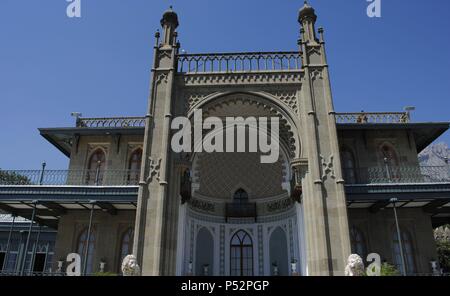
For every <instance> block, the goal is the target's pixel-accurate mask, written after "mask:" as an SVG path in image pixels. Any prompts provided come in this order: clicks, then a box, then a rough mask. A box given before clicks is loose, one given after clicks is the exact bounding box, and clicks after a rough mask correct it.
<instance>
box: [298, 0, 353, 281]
mask: <svg viewBox="0 0 450 296" xmlns="http://www.w3.org/2000/svg"><path fill="white" fill-rule="evenodd" d="M316 19H317V16H316V14H315V11H314V9H313V8H312V7H311V6H309V5H308V4H307V2H306V1H305V5H304V7H303V8H302V9H301V10H300V12H299V19H298V21H299V23H300V24H301V26H302V28H301V40H300V42H299V44H300V46H301V48H300V51H301V52H302V65H303V69H304V76H303V82H302V96H301V98H302V100H303V102H302V103H301V105H303V106H304V107H303V108H302V114H301V115H300V116H301V117H302V118H301V120H302V122H303V123H304V127H305V130H304V131H302V132H301V133H302V134H303V137H302V138H303V139H304V140H303V143H302V144H303V147H304V149H306V150H307V151H305V152H306V154H307V155H308V156H307V158H308V168H307V170H306V171H307V173H306V174H305V175H304V179H303V187H304V188H303V207H304V215H305V216H304V223H305V237H306V250H307V256H306V257H307V266H308V274H309V275H342V274H343V271H344V267H345V264H346V260H347V257H348V256H349V255H350V241H349V230H348V217H347V207H346V198H345V191H344V180H343V178H342V172H341V163H340V154H339V144H338V136H337V129H336V119H335V111H334V107H333V100H332V94H331V85H330V78H329V72H328V64H327V59H326V55H325V45H324V40H323V29H322V28H320V29H319V30H318V33H319V38H317V37H316V30H315V22H316Z"/></svg>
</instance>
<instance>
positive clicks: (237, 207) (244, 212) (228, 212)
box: [225, 202, 256, 219]
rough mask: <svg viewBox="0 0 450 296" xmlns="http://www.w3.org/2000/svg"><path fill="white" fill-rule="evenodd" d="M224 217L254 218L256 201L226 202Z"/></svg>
mask: <svg viewBox="0 0 450 296" xmlns="http://www.w3.org/2000/svg"><path fill="white" fill-rule="evenodd" d="M225 217H226V219H228V218H255V219H256V203H250V202H247V203H235V202H232V203H227V204H226V205H225Z"/></svg>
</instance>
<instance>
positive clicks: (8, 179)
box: [0, 170, 140, 186]
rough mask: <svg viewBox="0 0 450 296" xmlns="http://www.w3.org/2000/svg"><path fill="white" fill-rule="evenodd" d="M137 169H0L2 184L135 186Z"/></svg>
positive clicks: (0, 182) (137, 180)
mask: <svg viewBox="0 0 450 296" xmlns="http://www.w3.org/2000/svg"><path fill="white" fill-rule="evenodd" d="M139 176H140V171H135V170H20V171H5V170H0V185H15V186H17V185H19V186H20V185H43V186H44V185H47V186H58V185H73V186H135V185H138V182H139Z"/></svg>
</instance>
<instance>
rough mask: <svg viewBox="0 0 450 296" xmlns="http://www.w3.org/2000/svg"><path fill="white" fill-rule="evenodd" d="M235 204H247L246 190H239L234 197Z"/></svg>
mask: <svg viewBox="0 0 450 296" xmlns="http://www.w3.org/2000/svg"><path fill="white" fill-rule="evenodd" d="M233 202H235V203H247V202H248V194H247V192H246V191H245V190H244V189H242V188H241V189H238V190H237V191H236V192H235V193H234V196H233Z"/></svg>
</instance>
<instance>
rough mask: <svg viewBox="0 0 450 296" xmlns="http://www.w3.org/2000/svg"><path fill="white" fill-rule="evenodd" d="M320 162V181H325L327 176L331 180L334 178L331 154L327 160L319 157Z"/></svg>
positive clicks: (321, 156)
mask: <svg viewBox="0 0 450 296" xmlns="http://www.w3.org/2000/svg"><path fill="white" fill-rule="evenodd" d="M320 158H321V161H322V179H323V180H324V179H326V177H327V176H328V175H330V176H331V178H333V179H334V178H336V176H335V174H334V165H333V158H334V156H333V154H331V155H330V158H329V159H327V158H325V157H324V156H323V155H320Z"/></svg>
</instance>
